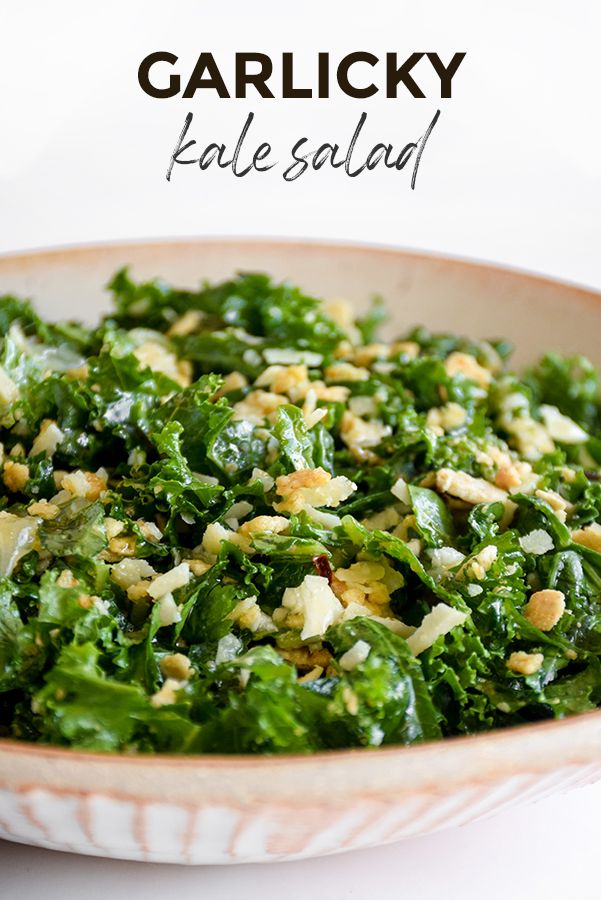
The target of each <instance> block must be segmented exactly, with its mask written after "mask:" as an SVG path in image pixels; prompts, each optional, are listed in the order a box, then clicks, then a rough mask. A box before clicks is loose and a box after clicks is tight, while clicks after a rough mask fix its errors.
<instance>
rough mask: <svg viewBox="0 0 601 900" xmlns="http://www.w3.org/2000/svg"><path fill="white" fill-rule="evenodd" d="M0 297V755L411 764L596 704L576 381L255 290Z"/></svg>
mask: <svg viewBox="0 0 601 900" xmlns="http://www.w3.org/2000/svg"><path fill="white" fill-rule="evenodd" d="M110 288H111V290H112V293H113V295H114V313H113V314H112V315H110V316H108V317H106V318H105V319H104V320H103V321H102V322H101V323H100V324H99V325H98V327H96V328H92V329H88V328H85V327H83V326H81V325H78V324H75V323H62V324H49V323H47V322H45V321H43V320H41V319H40V318H39V317H38V316H37V315H36V313H35V312H34V310H33V309H32V307H31V306H30V305H29V303H27V302H23V301H20V300H17V299H15V298H13V297H8V296H5V297H3V298H1V299H0V332H1V335H2V344H1V355H0V425H1V431H0V440H1V442H2V445H1V447H2V450H1V462H0V478H1V492H0V496H1V506H0V576H1V578H0V734H1V735H3V736H5V737H11V738H17V739H20V740H23V741H30V742H35V741H39V742H43V743H51V744H58V745H63V746H71V747H77V748H85V749H95V750H113V751H123V750H125V751H134V750H137V751H164V752H177V753H215V752H219V753H280V752H307V751H315V750H321V749H327V748H340V747H357V746H364V747H374V746H380V745H383V744H412V743H415V742H418V741H424V740H431V739H434V738H440V737H442V736H446V735H457V734H466V733H472V732H478V731H486V730H489V729H491V728H496V727H500V726H506V725H515V724H519V723H524V722H530V721H537V720H540V719H545V718H552V717H556V718H561V717H563V716H568V715H571V714H574V713H579V712H582V711H585V710H592V709H594V708H595V707H597V706H598V705H599V704H600V703H601V666H600V657H601V525H600V524H599V518H600V514H601V481H600V479H601V475H600V474H599V471H600V470H599V463H601V427H600V425H601V421H600V406H599V379H598V376H597V373H596V372H595V371H594V369H593V368H592V367H591V365H590V363H588V362H587V360H586V359H584V358H582V357H577V356H575V357H571V358H562V357H560V356H558V355H556V354H554V353H550V354H548V355H547V356H546V357H545V358H544V359H543V360H542V361H541V362H540V363H539V364H538V365H537V366H536V367H535V368H533V369H531V370H530V371H528V372H526V373H525V374H524V375H523V376H522V377H518V376H516V375H515V374H514V373H512V372H511V370H510V369H508V368H507V365H506V358H507V356H508V352H509V348H508V346H507V345H506V344H505V343H503V342H501V341H491V342H486V341H472V340H467V339H464V338H461V337H456V336H454V335H451V334H440V335H433V334H430V333H428V332H427V331H426V330H425V329H423V328H416V329H414V330H413V331H411V333H409V334H407V335H406V336H404V337H403V338H399V339H398V340H396V341H393V342H392V343H380V342H378V339H377V336H376V333H377V327H378V324H379V323H380V321H381V319H382V318H383V314H382V307H381V305H380V304H379V303H375V304H374V305H373V307H372V311H371V312H370V313H369V314H368V315H367V316H366V317H364V318H362V319H359V320H353V316H352V314H351V312H350V310H349V308H348V307H347V306H346V305H345V304H343V303H334V302H332V303H321V302H320V301H318V300H317V299H314V298H313V297H310V296H307V295H306V294H304V293H303V292H302V291H301V290H299V289H298V288H296V287H293V286H290V285H288V284H283V285H275V284H273V283H272V282H271V281H270V280H269V278H268V277H266V276H265V275H261V274H249V275H241V276H239V277H237V278H235V279H233V280H232V281H228V282H225V283H223V284H217V285H210V286H204V287H202V288H201V289H200V290H199V291H187V290H178V289H173V288H171V287H169V286H167V285H165V284H163V283H162V282H160V281H154V282H150V283H146V284H136V283H134V282H133V281H132V280H130V277H129V276H128V273H127V271H126V270H123V271H121V272H119V273H118V274H117V275H116V276H115V277H114V279H113V281H112V283H111V285H110Z"/></svg>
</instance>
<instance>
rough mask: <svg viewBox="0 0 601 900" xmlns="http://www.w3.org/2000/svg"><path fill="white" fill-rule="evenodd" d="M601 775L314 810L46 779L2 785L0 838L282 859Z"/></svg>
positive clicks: (372, 839)
mask: <svg viewBox="0 0 601 900" xmlns="http://www.w3.org/2000/svg"><path fill="white" fill-rule="evenodd" d="M600 777H601V763H600V764H592V765H588V766H582V765H575V766H566V767H564V768H562V769H560V770H558V771H555V772H552V773H549V774H546V775H541V774H530V775H528V774H519V775H514V776H512V777H511V778H507V779H501V780H498V781H496V782H492V783H490V784H486V785H479V784H473V785H468V786H465V787H463V788H461V789H456V790H454V791H452V792H450V793H448V794H444V793H443V794H442V795H432V794H431V793H427V792H421V791H411V792H408V793H407V794H406V795H405V796H402V797H395V798H391V799H390V801H389V802H386V801H384V800H380V801H374V800H369V799H366V798H365V797H364V796H362V795H361V794H360V793H359V794H358V795H355V796H353V793H352V790H351V791H350V792H349V798H348V802H347V804H346V805H344V806H343V807H341V808H336V807H329V806H327V805H326V806H325V807H324V806H318V807H314V808H311V807H308V806H306V805H305V804H304V803H303V801H302V798H300V797H299V799H298V802H297V803H296V804H292V805H290V806H288V807H282V806H281V805H279V804H275V805H272V804H269V803H267V804H266V805H264V806H263V807H261V808H259V807H257V806H252V807H251V808H249V809H241V808H239V807H237V806H236V807H234V806H228V805H227V803H222V804H203V803H202V802H200V803H199V804H195V803H192V802H191V803H189V804H185V805H184V804H181V803H168V802H165V801H160V800H157V801H154V802H141V801H140V800H139V799H136V798H135V797H131V798H127V797H115V796H112V795H110V794H107V793H104V792H102V791H96V790H93V789H91V790H90V792H89V793H83V794H81V793H70V792H68V791H64V790H48V789H47V788H41V787H38V788H30V789H28V790H26V791H22V792H21V791H14V790H11V789H4V790H2V789H0V838H4V839H6V840H11V841H17V842H19V843H26V844H33V845H36V846H39V847H46V848H48V849H51V850H66V851H70V852H73V853H84V854H88V855H92V856H108V857H113V858H118V859H131V860H137V861H139V862H169V863H179V864H184V865H209V864H210V865H214V864H218V865H219V864H227V863H246V862H277V861H282V860H288V859H305V858H309V857H313V856H322V855H327V854H332V853H340V852H342V851H347V850H355V849H361V848H366V847H372V846H376V845H379V844H387V843H392V842H394V841H399V840H401V839H403V838H406V837H415V836H417V835H420V834H426V833H432V832H434V831H439V830H441V829H444V828H450V827H456V826H458V825H466V824H468V823H469V822H473V821H476V820H477V819H482V818H486V817H488V816H490V815H493V814H495V813H497V812H500V811H501V810H503V809H507V808H509V807H511V806H515V805H517V804H522V803H526V802H531V801H533V800H538V799H541V798H542V797H545V796H547V795H549V794H552V793H556V792H557V791H559V790H566V789H568V788H571V787H575V786H577V785H582V784H588V783H590V782H593V781H596V780H598V779H599V778H600ZM288 823H290V824H288ZM299 825H300V827H299ZM291 826H292V827H291Z"/></svg>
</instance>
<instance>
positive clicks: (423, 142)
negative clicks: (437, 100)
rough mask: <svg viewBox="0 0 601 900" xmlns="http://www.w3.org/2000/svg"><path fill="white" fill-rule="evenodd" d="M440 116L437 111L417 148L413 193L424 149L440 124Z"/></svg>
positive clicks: (412, 180)
mask: <svg viewBox="0 0 601 900" xmlns="http://www.w3.org/2000/svg"><path fill="white" fill-rule="evenodd" d="M439 116H440V110H439V109H437V110H436V112H435V114H434V118H433V119H432V121H431V122H430V124H429V125H428V127H427V128H426V131H425V132H424V134H423V135H422V137H421V138H420V139H419V141H418V142H417V147H418V150H417V156H416V158H415V164H414V166H413V175H412V176H411V190H412V191H414V190H415V182H416V180H417V170H418V169H419V163H420V160H421V158H422V153H423V152H424V147H425V146H426V142H427V140H428V138H429V137H430V135H431V134H432V129H433V128H434V126H435V125H436V123H437V122H438V117H439Z"/></svg>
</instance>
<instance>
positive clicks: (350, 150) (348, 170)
mask: <svg viewBox="0 0 601 900" xmlns="http://www.w3.org/2000/svg"><path fill="white" fill-rule="evenodd" d="M366 119H367V113H366V112H363V113H361V118H360V119H359V121H358V123H357V127H356V128H355V133H354V135H353V136H352V138H351V142H350V144H349V147H348V152H347V154H346V159H345V161H344V171H345V172H346V174H347V175H350V177H351V178H356V177H357V175H360V174H361V172H362V171H363V169H364V168H365V163H363V165H362V166H360V168H358V169H355V171H354V172H351V158H352V155H353V150H354V149H355V144H356V143H357V140H358V138H359V135H360V134H361V131H362V130H363V126H364V125H365V120H366Z"/></svg>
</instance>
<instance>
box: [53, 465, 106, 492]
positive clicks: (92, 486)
mask: <svg viewBox="0 0 601 900" xmlns="http://www.w3.org/2000/svg"><path fill="white" fill-rule="evenodd" d="M106 482H107V479H106V473H104V474H100V470H99V471H98V472H96V473H94V472H83V471H82V470H81V469H77V470H76V471H75V472H70V473H69V474H68V475H65V476H64V477H63V480H62V482H61V485H60V486H61V487H62V489H63V490H64V491H68V492H69V493H70V494H72V495H73V496H74V497H83V498H85V499H86V500H98V498H99V497H100V496H101V494H103V493H104V492H105V491H106Z"/></svg>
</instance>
